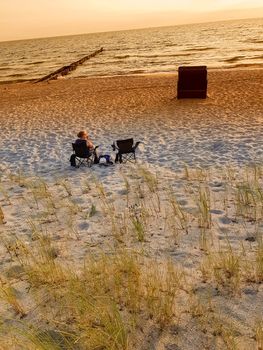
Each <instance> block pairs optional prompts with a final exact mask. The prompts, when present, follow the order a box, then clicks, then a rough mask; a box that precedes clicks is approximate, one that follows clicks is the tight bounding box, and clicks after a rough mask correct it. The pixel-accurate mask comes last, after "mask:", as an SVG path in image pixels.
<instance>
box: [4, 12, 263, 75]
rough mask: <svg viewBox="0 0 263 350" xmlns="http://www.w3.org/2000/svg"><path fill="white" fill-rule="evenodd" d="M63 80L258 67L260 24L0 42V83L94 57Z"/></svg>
mask: <svg viewBox="0 0 263 350" xmlns="http://www.w3.org/2000/svg"><path fill="white" fill-rule="evenodd" d="M100 47H103V48H104V51H103V53H101V54H99V55H97V56H96V57H93V58H92V59H90V60H88V61H86V62H85V63H84V64H83V65H81V66H79V67H78V68H77V69H76V70H75V71H73V72H71V73H70V74H69V75H67V76H66V79H67V78H76V77H89V76H114V75H127V74H128V75H130V74H148V73H169V72H171V73H175V72H176V71H177V69H178V66H181V65H206V66H207V67H208V68H209V69H218V68H242V67H245V68H249V67H251V68H252V67H263V18H257V19H245V20H233V21H222V22H214V23H212V22H211V23H202V24H187V25H176V26H169V27H158V28H147V29H136V30H124V31H116V32H105V33H92V34H81V35H71V36H61V37H52V38H41V39H30V40H19V41H9V42H8V41H4V42H0V82H14V81H27V80H33V79H38V78H40V77H42V76H45V75H47V74H49V73H52V72H53V71H55V70H57V69H59V68H60V67H62V66H65V65H68V64H70V63H72V62H74V61H77V60H79V59H80V58H82V57H84V56H86V55H88V54H89V53H92V52H93V51H95V50H97V49H99V48H100Z"/></svg>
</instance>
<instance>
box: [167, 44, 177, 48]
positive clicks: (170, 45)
mask: <svg viewBox="0 0 263 350" xmlns="http://www.w3.org/2000/svg"><path fill="white" fill-rule="evenodd" d="M165 46H166V47H173V46H177V44H165Z"/></svg>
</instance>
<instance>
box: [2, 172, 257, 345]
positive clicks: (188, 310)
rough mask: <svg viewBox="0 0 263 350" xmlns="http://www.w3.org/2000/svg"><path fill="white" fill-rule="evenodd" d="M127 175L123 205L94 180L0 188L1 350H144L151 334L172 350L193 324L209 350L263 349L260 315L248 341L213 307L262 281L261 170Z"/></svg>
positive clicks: (11, 179) (11, 182)
mask: <svg viewBox="0 0 263 350" xmlns="http://www.w3.org/2000/svg"><path fill="white" fill-rule="evenodd" d="M132 171H133V174H132V175H131V174H130V173H129V170H127V171H125V170H122V173H121V174H120V177H121V179H122V180H123V188H122V189H121V191H119V192H118V194H116V193H112V191H109V189H108V188H106V186H105V185H104V184H103V183H101V182H100V181H99V180H98V179H96V178H94V177H89V179H88V180H85V181H83V182H82V183H80V186H79V187H76V186H73V185H72V184H71V182H70V180H69V179H59V180H57V181H55V182H54V183H51V184H50V183H47V182H46V181H44V180H43V179H41V178H29V177H26V176H24V175H23V174H18V175H16V176H6V177H1V184H0V185H1V186H0V188H1V191H0V195H1V197H0V201H1V202H0V205H1V206H0V229H1V232H2V245H1V246H0V248H1V249H2V252H3V254H4V259H5V260H4V261H5V263H4V264H3V265H2V266H3V269H2V271H1V279H0V281H1V284H0V307H1V309H2V312H1V319H0V335H1V341H2V342H1V347H2V348H3V349H92V350H98V349H101V350H102V349H106V350H107V349H109V350H110V349H111V350H115V349H118V350H119V349H120V350H121V349H125V350H131V349H143V350H144V349H145V350H146V349H149V348H150V347H149V346H150V345H149V344H150V343H149V341H150V340H149V339H152V338H151V337H152V335H151V332H152V331H151V329H152V327H153V326H154V327H155V330H156V331H155V333H156V334H157V335H156V337H157V338H158V337H159V338H160V339H162V335H163V334H164V335H165V336H164V339H165V337H168V338H169V337H170V338H169V339H170V340H171V339H172V338H174V337H175V336H174V335H171V334H170V333H169V329H170V328H171V327H178V329H182V331H181V333H182V334H183V333H184V332H185V333H184V334H189V335H190V334H191V327H190V328H189V326H187V325H189V324H191V325H192V327H193V329H194V330H195V332H197V333H198V334H199V335H198V337H199V339H200V341H202V342H203V344H205V345H204V346H206V347H207V348H209V349H244V347H242V346H241V345H240V338H242V342H244V341H245V342H246V344H247V346H248V347H247V348H249V347H251V346H254V347H255V348H256V347H257V348H258V349H260V348H262V321H260V320H261V319H260V318H258V315H257V314H255V317H254V319H255V320H254V324H253V325H251V327H250V334H251V336H247V335H246V334H243V333H242V332H243V331H242V327H241V326H240V327H241V328H240V329H239V328H238V322H236V321H235V319H233V318H232V316H230V315H228V314H225V313H222V311H220V305H221V306H222V304H220V302H221V301H220V300H217V298H216V297H215V295H217V294H218V295H219V296H220V298H222V300H224V298H226V300H228V298H239V297H240V296H242V295H243V296H244V290H245V288H250V287H251V286H253V288H254V290H256V291H257V292H256V293H259V291H258V290H259V286H260V285H261V284H262V282H263V243H262V231H261V228H262V220H263V218H262V203H263V200H262V190H261V188H262V180H263V179H262V171H261V169H260V168H259V167H253V168H251V169H249V168H246V169H244V170H243V172H240V171H238V170H234V169H232V168H231V169H230V168H228V169H226V171H225V172H221V173H220V174H218V173H217V178H216V179H214V178H213V174H212V173H211V172H210V171H205V170H204V169H190V168H187V167H185V170H184V172H183V173H182V174H179V175H177V176H176V177H175V179H169V180H167V181H162V179H161V178H160V175H159V174H154V173H151V171H150V170H149V169H148V168H144V167H143V166H139V167H138V168H133V169H132ZM175 185H176V186H175ZM14 189H15V190H16V191H17V193H19V196H17V194H16V191H14ZM73 189H74V190H73ZM178 189H179V190H178ZM214 189H216V191H214ZM78 191H80V192H78ZM80 196H84V197H82V198H84V200H83V201H79V198H80ZM13 213H16V214H15V215H18V219H17V220H18V221H17V222H16V225H13V222H14V220H13V217H12V215H13ZM216 215H219V218H220V219H221V221H222V222H221V221H219V220H218V218H217V217H216ZM19 220H20V221H19ZM225 222H226V223H228V226H223V225H226V224H225ZM85 227H86V231H85V230H84V228H85ZM224 228H227V230H224ZM229 228H230V229H229ZM247 238H248V239H247ZM78 254H80V256H78ZM180 254H181V255H182V256H183V258H180ZM10 271H11V272H12V273H11V272H10ZM202 290H204V291H205V295H206V297H205V298H204V296H203V295H202V294H200V291H202ZM216 293H217V294H216ZM235 300H236V302H237V300H238V299H235ZM180 327H181V328H180ZM183 329H185V330H184V331H183ZM187 332H188V333H187ZM179 333H180V332H179ZM182 334H181V335H180V334H179V335H176V337H175V338H176V342H178V344H179V343H180V341H181V340H180V336H182ZM184 336H185V335H184ZM159 338H158V339H159ZM168 338H167V339H168ZM156 341H157V340H156ZM161 341H163V344H165V343H164V342H165V340H160V342H161ZM185 346H186V347H185V348H186V349H188V348H189V349H192V348H191V346H190V345H189V344H188V345H185ZM156 349H159V348H156Z"/></svg>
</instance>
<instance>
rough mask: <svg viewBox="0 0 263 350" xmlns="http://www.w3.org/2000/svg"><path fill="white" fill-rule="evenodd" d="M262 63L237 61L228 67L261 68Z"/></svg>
mask: <svg viewBox="0 0 263 350" xmlns="http://www.w3.org/2000/svg"><path fill="white" fill-rule="evenodd" d="M262 67H263V63H239V64H235V65H234V66H231V67H230V68H262Z"/></svg>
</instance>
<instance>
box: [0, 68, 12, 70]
mask: <svg viewBox="0 0 263 350" xmlns="http://www.w3.org/2000/svg"><path fill="white" fill-rule="evenodd" d="M2 70H12V68H11V67H0V71H2Z"/></svg>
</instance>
